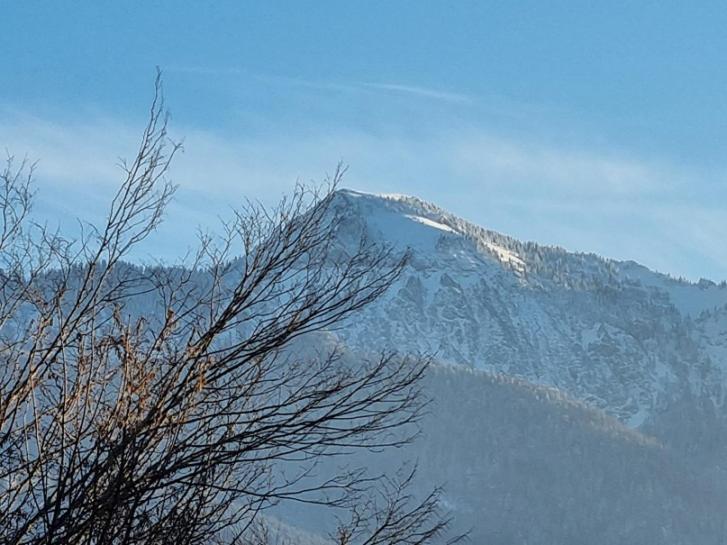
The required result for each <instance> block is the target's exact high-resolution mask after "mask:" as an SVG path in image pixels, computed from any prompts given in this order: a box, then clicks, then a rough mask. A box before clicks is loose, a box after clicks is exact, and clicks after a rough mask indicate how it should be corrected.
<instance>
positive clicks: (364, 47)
mask: <svg viewBox="0 0 727 545" xmlns="http://www.w3.org/2000/svg"><path fill="white" fill-rule="evenodd" d="M690 4H691V5H690ZM0 7H1V8H2V14H3V18H2V31H1V32H0V52H2V55H3V70H2V74H1V75H0V147H3V148H7V149H8V150H9V152H11V153H13V154H15V155H19V156H23V155H28V156H29V157H31V158H33V159H39V160H40V163H39V167H38V176H37V184H38V189H39V191H40V192H39V199H40V200H39V207H38V210H39V212H42V213H44V214H47V215H49V216H50V217H51V218H54V219H55V220H56V221H59V222H67V221H68V220H69V218H73V217H76V216H81V217H84V218H89V219H92V220H93V219H98V217H99V215H100V214H101V210H102V209H103V208H102V206H101V205H102V204H103V202H104V199H105V198H106V197H107V196H108V194H109V193H110V191H111V190H112V188H113V185H114V183H117V182H118V180H119V178H120V175H119V172H118V170H117V169H116V168H115V164H116V162H117V158H118V157H119V156H124V155H128V154H130V153H131V152H132V150H133V145H134V143H135V140H136V136H137V135H138V134H139V130H140V127H141V126H142V124H143V121H144V113H145V111H146V108H147V106H148V103H149V100H150V91H151V87H152V80H153V76H154V67H155V66H157V65H158V66H160V67H161V68H162V69H163V71H164V81H165V88H166V96H167V103H168V107H169V109H170V110H171V112H172V130H173V132H174V134H175V135H177V136H178V137H180V138H181V137H183V138H184V141H185V152H184V154H183V155H182V156H180V157H179V159H178V161H177V162H176V163H175V165H174V167H173V172H172V174H173V179H174V181H175V182H177V183H179V184H180V191H179V193H178V198H177V200H176V201H175V203H174V205H173V207H172V208H171V209H170V212H169V215H168V221H167V223H166V224H165V226H164V227H163V228H162V230H161V231H160V233H159V234H158V235H156V236H155V238H154V239H152V240H151V241H150V242H149V245H148V246H147V247H146V248H145V251H146V252H147V255H154V256H163V257H165V258H168V259H173V258H174V257H175V256H176V255H178V254H180V253H181V252H182V251H183V250H184V248H185V247H186V246H187V245H189V244H190V243H191V238H192V237H193V234H194V229H195V226H197V225H200V226H202V227H214V224H215V221H216V217H217V216H218V215H220V214H222V215H224V214H225V213H226V211H227V210H229V207H230V206H233V205H234V203H235V202H239V201H240V200H241V199H243V198H244V197H252V198H259V199H263V200H267V201H270V200H272V199H275V198H277V197H278V196H280V195H281V194H283V193H284V192H285V191H287V190H289V189H290V188H291V187H292V185H293V183H294V182H295V180H296V179H301V180H304V181H305V180H315V179H321V178H322V177H323V175H324V174H325V172H327V171H331V170H332V169H333V168H334V167H335V164H336V163H337V162H338V161H339V160H343V161H344V162H346V163H347V164H349V165H350V170H349V174H348V177H347V180H346V185H347V186H349V187H353V188H355V189H360V190H368V191H375V192H395V193H410V194H415V195H418V196H420V197H422V198H424V199H426V200H430V201H433V202H435V203H437V204H439V205H441V206H443V207H445V208H447V209H449V210H451V211H452V212H454V213H457V214H459V215H461V216H463V217H465V218H467V219H469V220H472V221H474V222H476V223H479V224H481V225H484V226H486V227H489V228H492V229H496V230H499V231H502V232H505V233H508V234H511V235H514V236H516V237H518V238H522V239H527V240H535V241H538V242H543V243H547V244H558V245H561V246H564V247H566V248H568V249H571V250H580V251H594V252H597V253H600V254H602V255H605V256H608V257H615V258H620V259H636V260H639V261H641V262H643V263H644V264H646V265H648V266H650V267H652V268H656V269H658V270H661V271H664V272H669V273H672V274H674V275H684V276H687V277H689V278H692V279H697V278H699V277H708V278H713V279H716V280H721V279H724V278H727V244H725V233H726V232H727V154H726V153H725V151H727V150H726V149H725V148H727V139H726V138H725V135H727V63H725V59H726V57H727V30H725V29H727V4H724V3H717V2H715V3H710V2H706V1H700V2H698V3H687V2H678V3H677V2H666V1H662V2H648V1H642V2H576V1H572V2H557V1H549V2H544V1H542V0H540V1H534V2H512V1H510V2H484V1H483V2H464V1H460V2H436V1H431V0H429V1H422V0H420V1H418V2H405V1H396V0H390V1H366V2H363V1H362V2H344V1H337V2H326V1H316V2H313V1H298V2H293V1H289V2H282V1H279V2H276V1H267V2H232V1H229V2H224V1H219V2H203V1H199V2H181V1H176V2H171V1H166V2H165V1H156V2H155V1H147V2H131V1H125V2H106V1H96V2H81V1H79V2H68V3H66V2H38V1H32V0H28V1H20V0H18V1H7V0H0ZM141 257H143V256H141Z"/></svg>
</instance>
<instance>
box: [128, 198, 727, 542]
mask: <svg viewBox="0 0 727 545" xmlns="http://www.w3.org/2000/svg"><path fill="white" fill-rule="evenodd" d="M332 210H333V211H334V212H335V213H336V214H338V216H339V217H340V219H341V223H340V226H339V228H338V230H337V233H336V238H337V240H336V241H335V243H336V245H337V246H336V248H337V252H338V254H337V255H338V256H339V257H341V256H343V257H344V258H345V253H346V251H347V250H348V249H350V248H351V245H354V244H358V243H359V241H360V240H361V237H362V236H365V237H366V239H367V240H368V241H370V242H374V243H378V244H384V245H389V246H392V247H393V248H394V249H395V250H397V251H401V252H403V251H405V250H408V251H409V252H410V260H409V263H408V264H407V265H406V267H405V268H404V270H403V272H402V274H401V276H400V277H399V279H398V280H397V281H396V283H395V284H394V285H393V286H392V287H391V289H390V290H389V291H388V292H387V293H386V294H385V295H384V296H383V297H382V298H380V299H379V300H377V301H375V302H374V303H373V304H371V305H369V306H367V307H365V308H364V309H363V310H362V311H360V312H359V313H357V314H356V315H355V316H353V317H352V318H351V319H349V320H348V321H347V322H345V323H344V324H342V327H340V328H337V329H336V330H334V331H330V332H327V333H326V334H324V335H320V336H316V337H313V338H309V339H306V340H303V341H301V342H303V343H304V344H303V345H299V347H298V349H300V348H301V347H304V348H305V347H309V346H313V347H319V346H321V343H323V345H324V346H333V345H340V346H342V347H343V348H342V349H343V350H344V353H345V357H348V358H365V357H367V356H369V355H373V354H376V353H377V352H380V351H386V350H394V351H396V352H398V353H399V354H401V355H403V356H406V355H409V354H417V355H418V354H429V355H433V356H434V359H435V362H436V363H435V365H434V366H433V368H432V371H431V373H430V374H429V376H428V377H427V381H426V384H425V390H426V392H427V394H428V395H429V396H430V397H431V398H432V405H431V410H430V414H429V415H428V416H427V417H426V418H425V419H424V420H423V421H422V423H421V426H422V428H421V437H420V438H419V439H418V440H417V441H416V442H415V443H414V444H412V445H410V446H408V447H406V448H403V449H397V450H395V451H392V452H388V453H367V454H365V455H356V456H352V457H350V458H347V459H346V461H345V463H348V464H352V465H357V464H358V465H364V466H365V467H367V468H368V469H369V470H370V471H371V472H372V473H374V474H377V473H383V472H388V473H391V472H395V471H397V470H398V469H399V468H401V467H402V466H404V467H411V465H412V464H415V463H416V464H418V468H419V469H418V479H417V485H416V489H415V494H417V495H425V494H426V493H427V492H428V491H429V490H431V488H432V487H433V486H439V485H442V486H443V487H444V495H443V507H444V508H445V509H446V510H447V511H448V512H449V513H450V514H451V516H452V517H453V521H454V529H455V530H470V537H471V540H472V542H473V543H477V544H480V543H482V544H484V545H488V544H493V545H516V544H517V545H519V544H524V543H527V544H528V545H582V544H583V543H588V544H589V545H613V544H615V543H619V544H631V543H633V544H639V545H651V544H653V545H657V544H658V545H677V544H680V545H681V544H684V545H687V544H689V545H718V544H723V543H725V542H726V540H727V524H725V522H724V520H725V519H724V516H723V515H724V512H725V507H727V471H725V469H727V464H726V462H727V410H726V409H725V403H724V401H725V394H726V388H727V286H725V285H724V284H719V285H717V284H715V283H713V282H710V281H707V280H703V281H700V282H699V283H690V282H686V281H683V280H677V279H674V278H671V277H669V276H666V275H663V274H660V273H656V272H653V271H650V270H648V269H647V268H645V267H643V266H640V265H639V264H637V263H634V262H619V261H614V260H610V259H607V258H603V257H599V256H597V255H593V254H578V253H569V252H567V251H565V250H563V249H561V248H556V247H547V246H540V245H538V244H536V243H532V242H521V241H517V240H515V239H513V238H510V237H508V236H505V235H502V234H498V233H495V232H493V231H488V230H486V229H484V228H482V227H479V226H476V225H473V224H471V223H468V222H466V221H464V220H462V219H460V218H457V217H456V216H454V215H452V214H449V213H447V212H446V211H444V210H441V209H440V208H438V207H437V206H435V205H433V204H429V203H426V202H423V201H421V200H419V199H417V198H415V197H407V196H401V195H371V194H365V193H360V192H356V191H351V190H340V191H338V192H337V193H336V194H335V196H334V198H333V202H332ZM200 274H201V273H200ZM200 281H204V279H203V278H202V277H200ZM144 304H145V303H144V301H143V300H137V301H136V302H135V303H134V305H138V306H137V309H138V310H139V311H142V312H146V313H147V315H151V314H153V312H154V310H153V309H146V310H144ZM306 349H307V348H306ZM344 458H345V457H344ZM338 463H343V462H341V460H339V459H336V460H335V461H324V462H323V463H322V464H321V466H320V467H319V468H318V474H319V475H325V474H326V472H329V471H330V472H331V474H333V466H332V465H331V464H338ZM274 515H275V516H276V517H279V518H280V519H281V520H283V521H284V522H285V523H286V524H290V525H291V526H292V527H297V528H300V529H301V531H303V532H309V533H313V534H318V535H320V536H325V535H326V533H327V532H328V531H330V530H331V529H332V527H331V526H330V520H326V519H325V518H324V517H323V516H322V514H321V513H319V512H317V511H316V510H315V509H310V508H303V507H301V506H296V505H287V506H281V508H280V509H279V510H277V511H275V512H274ZM296 531H297V530H294V529H291V530H286V532H288V533H289V534H290V535H294V534H295V532H296ZM299 535H303V534H299ZM301 539H302V538H301ZM310 539H311V540H312V539H314V538H310Z"/></svg>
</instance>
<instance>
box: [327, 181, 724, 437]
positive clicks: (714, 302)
mask: <svg viewBox="0 0 727 545" xmlns="http://www.w3.org/2000/svg"><path fill="white" fill-rule="evenodd" d="M335 206H336V209H337V211H338V213H340V214H341V215H342V217H343V218H344V220H343V224H342V226H341V229H340V232H339V236H340V238H341V240H342V241H344V244H345V243H346V242H347V241H348V240H354V239H356V238H357V237H358V236H360V235H361V234H366V236H367V237H368V238H369V239H371V240H373V241H376V242H380V243H385V244H390V245H392V246H394V247H395V248H397V249H400V250H404V249H405V248H408V249H409V250H410V251H411V261H410V264H409V265H408V266H407V268H406V270H405V271H404V273H403V275H402V276H401V278H400V280H399V281H398V283H397V284H396V285H395V286H394V287H393V289H391V290H390V292H389V293H388V294H387V296H386V297H384V298H383V299H381V300H380V301H378V302H377V303H375V304H374V305H371V306H370V307H368V308H366V309H365V310H364V311H363V312H362V313H361V314H360V315H359V316H357V317H356V319H355V320H351V322H350V324H349V326H348V327H347V328H345V329H344V330H343V331H342V332H341V333H340V334H341V336H342V337H343V338H344V340H345V341H346V342H347V344H349V345H350V346H352V347H361V348H367V349H369V350H370V349H371V348H372V347H376V348H382V349H383V348H386V349H396V350H398V351H400V352H404V353H418V352H427V353H434V354H436V356H437V358H438V359H439V360H440V361H443V362H447V363H453V364H460V365H466V366H471V367H474V368H477V369H483V370H492V371H497V372H502V373H507V374H511V375H516V376H518V377H522V378H524V379H526V380H528V381H531V382H534V383H537V384H543V385H549V386H554V387H557V388H559V389H561V390H562V391H564V392H566V393H567V394H568V395H570V396H572V397H574V398H576V399H579V400H583V401H585V402H587V403H589V404H591V405H593V406H595V407H598V408H601V409H603V410H605V411H606V412H607V413H609V414H611V415H614V416H616V417H617V418H619V419H620V420H622V421H623V422H625V423H626V424H628V425H630V426H632V427H638V426H642V425H645V424H648V422H649V421H650V420H653V418H654V417H655V416H656V415H658V414H660V413H662V412H664V411H666V410H667V408H668V407H669V406H670V405H671V404H673V403H675V402H676V401H682V400H685V399H689V400H696V401H698V402H699V404H701V405H709V406H710V407H712V409H713V410H714V411H717V412H722V408H723V401H724V394H725V386H726V385H727V308H726V307H725V304H727V287H725V286H724V285H721V286H718V285H715V284H713V283H711V282H708V281H702V282H700V283H698V284H693V283H688V282H685V281H680V280H675V279H672V278H670V277H667V276H665V275H662V274H659V273H656V272H652V271H650V270H648V269H646V268H644V267H642V266H640V265H638V264H636V263H633V262H618V261H613V260H609V259H604V258H601V257H598V256H596V255H593V254H576V253H569V252H566V251H565V250H563V249H560V248H555V247H544V246H539V245H537V244H534V243H523V242H519V241H517V240H514V239H512V238H510V237H507V236H504V235H500V234H498V233H495V232H492V231H488V230H486V229H483V228H481V227H477V226H475V225H473V224H471V223H468V222H466V221H464V220H462V219H460V218H457V217H455V216H453V215H451V214H449V213H447V212H445V211H443V210H441V209H439V208H437V207H436V206H434V205H431V204H428V203H425V202H423V201H420V200H419V199H416V198H413V197H405V196H377V195H368V194H363V193H358V192H354V191H348V190H342V191H340V192H339V193H338V195H337V198H336V203H335Z"/></svg>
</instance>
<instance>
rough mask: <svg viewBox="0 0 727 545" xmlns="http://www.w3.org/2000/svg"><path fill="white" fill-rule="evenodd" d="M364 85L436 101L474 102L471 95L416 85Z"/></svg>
mask: <svg viewBox="0 0 727 545" xmlns="http://www.w3.org/2000/svg"><path fill="white" fill-rule="evenodd" d="M363 85H364V86H365V87H367V88H369V89H375V90H378V91H386V92H392V93H401V94H408V95H413V96H417V97H423V98H429V99H434V100H444V101H447V102H461V103H469V102H472V101H473V97H471V96H469V95H464V94H461V93H452V92H449V91H442V90H439V89H430V88H427V87H417V86H415V85H402V84H399V83H364V84H363Z"/></svg>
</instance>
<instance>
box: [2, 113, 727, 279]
mask: <svg viewBox="0 0 727 545" xmlns="http://www.w3.org/2000/svg"><path fill="white" fill-rule="evenodd" d="M137 129H138V127H133V126H130V125H129V124H128V123H123V122H120V121H114V120H109V119H101V118H99V119H89V120H87V121H85V122H83V123H72V124H67V123H58V122H56V121H53V120H48V119H41V118H37V117H32V116H27V115H23V114H19V113H17V112H7V111H4V112H0V148H7V149H9V150H10V151H12V152H14V153H17V154H20V155H22V154H27V155H28V156H29V157H30V158H32V159H35V158H37V159H39V160H40V163H39V167H38V178H37V179H38V186H39V187H38V188H39V190H40V196H41V197H43V196H45V197H44V201H43V207H42V212H44V213H47V214H51V215H53V214H55V215H56V216H57V217H59V218H65V219H68V218H70V217H76V216H80V217H85V218H90V219H96V218H98V217H99V214H101V212H100V210H103V208H102V207H100V202H102V201H103V199H104V198H105V197H106V196H107V195H108V193H109V192H110V191H111V190H112V189H113V187H114V186H115V184H116V183H118V181H119V180H120V178H121V172H120V170H119V169H117V168H116V167H115V165H116V163H117V160H118V157H119V156H130V155H131V154H132V153H133V151H134V149H135V146H136V143H137V136H138V131H137ZM175 133H176V134H180V135H183V136H184V139H185V152H184V153H183V154H182V155H180V156H179V157H178V160H177V161H176V163H175V164H174V167H173V169H172V173H171V174H172V177H173V179H174V181H175V182H177V183H179V184H180V191H179V194H178V197H177V200H176V201H175V204H174V206H173V208H172V209H171V210H170V212H169V214H168V221H167V223H166V225H165V226H164V227H163V229H162V230H161V232H160V234H159V235H158V237H157V238H156V239H155V241H156V242H154V241H153V244H156V246H155V247H153V248H150V249H149V252H153V253H154V254H155V255H162V256H166V257H169V258H171V257H172V256H173V255H176V254H179V253H182V252H183V251H184V250H185V249H186V248H187V247H188V245H189V244H190V240H192V239H193V238H194V233H195V230H196V227H197V226H198V225H201V226H205V227H213V226H214V225H215V224H216V218H217V216H219V215H222V216H224V215H226V214H227V213H228V211H229V209H230V207H231V206H234V205H235V203H237V202H239V201H241V200H242V199H243V198H245V197H252V198H258V199H262V200H264V201H268V202H270V201H271V200H275V199H277V197H278V196H280V195H282V194H283V193H284V192H286V191H288V190H289V189H290V188H291V186H292V184H293V183H294V182H295V181H296V180H297V179H300V180H303V181H306V180H309V179H312V178H318V179H320V178H321V177H322V176H323V174H324V173H325V172H326V171H327V170H328V171H330V170H331V169H332V168H333V167H334V166H335V164H336V162H337V161H338V160H340V159H342V160H344V161H345V162H346V163H348V164H349V165H350V166H351V170H350V173H349V176H348V178H347V180H346V184H347V185H349V186H351V187H355V188H357V189H362V190H369V191H374V192H397V193H409V194H416V195H419V196H420V197H422V198H425V199H427V200H432V201H435V202H437V203H438V204H440V205H442V206H444V207H445V208H449V209H450V210H452V211H453V212H454V213H457V214H460V215H462V216H464V217H466V218H468V219H470V220H473V221H475V222H477V223H479V224H482V225H485V226H488V227H491V228H495V229H498V230H502V231H504V232H508V233H510V234H513V235H515V236H518V237H520V238H525V239H530V240H538V241H541V242H545V243H555V244H560V245H563V246H565V247H567V248H569V249H575V250H583V251H590V250H592V251H596V252H598V253H601V254H604V255H607V256H611V257H617V258H631V259H638V260H641V261H642V262H644V263H645V264H646V265H650V266H652V267H656V268H658V269H660V270H663V271H666V272H672V273H675V274H683V275H686V276H690V277H694V278H696V277H698V276H701V275H711V276H714V277H718V278H720V279H721V278H725V277H727V249H725V245H724V243H723V238H724V236H723V234H724V232H726V231H727V218H725V217H724V214H723V213H722V211H720V210H716V209H715V208H714V203H715V202H724V198H725V197H727V195H725V194H721V193H720V192H722V189H721V187H722V186H721V185H719V184H712V185H710V184H701V185H700V187H711V188H712V190H711V191H713V193H711V194H707V193H705V192H704V191H702V192H697V191H695V190H690V189H689V183H690V181H693V180H695V179H697V178H704V177H705V176H712V177H713V178H714V179H719V176H720V173H715V172H712V173H706V172H697V171H690V170H684V169H679V168H676V167H674V166H673V165H670V164H668V163H666V162H663V161H657V160H653V159H649V160H647V159H644V158H639V157H634V156H625V155H624V154H619V153H616V152H614V151H613V150H607V149H587V148H579V147H574V146H565V145H553V144H547V143H544V142H542V141H532V140H528V139H527V138H517V137H513V136H504V135H501V134H496V133H493V132H491V131H487V130H485V129H482V128H468V129H462V130H460V129H450V130H447V131H439V132H438V131H427V132H423V133H421V134H416V135H414V134H408V135H402V134H400V133H398V132H387V131H386V130H385V129H381V130H377V131H366V130H352V129H346V128H342V127H339V128H337V129H331V128H330V127H328V128H326V129H325V130H321V129H320V127H307V128H301V127H298V128H296V129H290V130H283V131H281V130H279V129H271V130H270V131H267V132H256V133H255V135H254V136H249V137H245V136H237V137H235V136H230V135H229V134H224V135H222V134H218V133H215V132H213V131H208V130H200V129H198V128H190V127H187V128H185V127H176V128H175ZM687 195H689V198H688V199H687V198H686V196H687Z"/></svg>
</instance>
